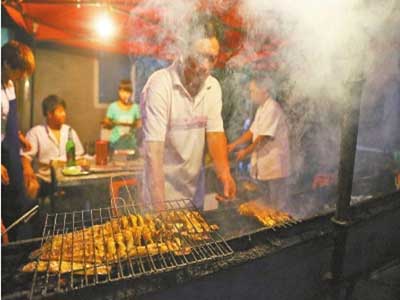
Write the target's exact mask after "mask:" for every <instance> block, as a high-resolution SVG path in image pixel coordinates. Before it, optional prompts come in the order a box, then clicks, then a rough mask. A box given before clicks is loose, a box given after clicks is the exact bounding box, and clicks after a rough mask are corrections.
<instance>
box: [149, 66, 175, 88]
mask: <svg viewBox="0 0 400 300" xmlns="http://www.w3.org/2000/svg"><path fill="white" fill-rule="evenodd" d="M170 72H172V70H171V69H170V67H167V68H163V69H160V70H157V71H155V72H154V73H152V74H151V75H150V77H149V79H148V81H147V85H160V84H167V83H168V82H170V81H171V80H170Z"/></svg>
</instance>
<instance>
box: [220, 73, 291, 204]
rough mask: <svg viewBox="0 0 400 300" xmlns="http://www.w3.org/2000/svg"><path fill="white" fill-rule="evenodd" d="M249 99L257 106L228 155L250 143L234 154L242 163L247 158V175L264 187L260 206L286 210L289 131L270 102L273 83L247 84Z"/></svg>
mask: <svg viewBox="0 0 400 300" xmlns="http://www.w3.org/2000/svg"><path fill="white" fill-rule="evenodd" d="M249 90H250V98H251V100H252V101H253V102H254V103H255V104H257V105H258V109H257V112H256V115H255V118H254V121H253V123H252V124H251V127H250V129H249V130H248V131H246V132H245V133H244V134H243V135H242V136H241V137H239V138H238V139H237V140H235V141H234V142H232V143H231V144H229V145H228V151H229V152H232V151H233V150H234V149H235V148H236V147H237V146H239V145H241V144H245V143H247V142H251V144H250V145H248V146H247V147H246V148H244V149H242V150H240V151H238V152H237V153H236V159H237V160H238V161H239V160H242V159H244V158H245V157H247V156H248V155H251V162H250V168H251V169H250V175H251V177H252V178H254V179H256V180H257V181H258V182H259V183H260V184H261V185H262V186H265V190H266V191H267V192H266V193H265V198H264V202H265V203H266V204H268V205H270V206H272V207H274V208H276V209H279V210H287V209H288V208H290V206H289V205H288V204H289V203H288V185H287V178H288V176H289V174H290V158H289V130H288V125H287V120H286V117H285V114H284V112H283V110H282V108H281V107H280V105H279V104H278V102H276V101H275V100H274V83H273V81H272V80H271V79H270V78H269V77H267V76H259V77H256V78H254V79H252V80H251V81H250V83H249Z"/></svg>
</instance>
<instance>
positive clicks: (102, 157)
mask: <svg viewBox="0 0 400 300" xmlns="http://www.w3.org/2000/svg"><path fill="white" fill-rule="evenodd" d="M107 161H108V141H102V140H99V141H96V165H100V166H104V165H106V164H107Z"/></svg>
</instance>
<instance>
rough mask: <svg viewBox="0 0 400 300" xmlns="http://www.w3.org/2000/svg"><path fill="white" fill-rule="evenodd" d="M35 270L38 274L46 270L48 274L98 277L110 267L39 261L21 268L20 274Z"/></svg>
mask: <svg viewBox="0 0 400 300" xmlns="http://www.w3.org/2000/svg"><path fill="white" fill-rule="evenodd" d="M36 268H37V270H38V272H46V270H47V269H48V270H49V272H50V273H61V274H63V273H70V272H72V271H73V272H74V273H75V274H83V273H86V274H87V275H94V274H95V273H97V274H99V275H106V274H107V273H108V272H109V271H110V269H111V267H109V266H105V265H94V264H82V263H76V262H68V261H61V262H60V261H54V260H50V261H42V260H41V261H39V262H36V261H34V262H30V263H28V264H26V265H25V266H24V267H23V268H22V272H34V271H35V269H36Z"/></svg>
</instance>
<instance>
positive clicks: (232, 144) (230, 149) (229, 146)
mask: <svg viewBox="0 0 400 300" xmlns="http://www.w3.org/2000/svg"><path fill="white" fill-rule="evenodd" d="M227 147H228V153H231V152H232V151H233V150H234V149H235V148H236V145H235V144H234V143H231V144H229V145H228V146H227Z"/></svg>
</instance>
